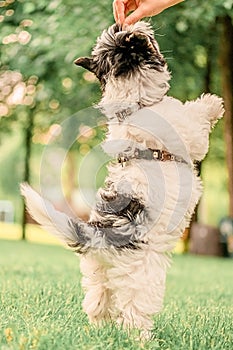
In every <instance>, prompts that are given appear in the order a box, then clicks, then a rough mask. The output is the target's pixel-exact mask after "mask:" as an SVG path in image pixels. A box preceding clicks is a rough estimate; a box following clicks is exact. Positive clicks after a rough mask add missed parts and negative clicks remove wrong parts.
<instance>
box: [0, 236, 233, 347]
mask: <svg viewBox="0 0 233 350" xmlns="http://www.w3.org/2000/svg"><path fill="white" fill-rule="evenodd" d="M80 277H81V276H80V273H79V266H78V259H77V257H75V256H74V255H73V254H72V253H71V252H69V251H67V250H65V249H64V248H63V247H60V246H52V245H50V246H49V245H39V244H33V243H27V242H17V241H4V240H0V295H1V303H0V350H16V349H17V350H24V349H39V350H42V349H43V350H88V349H93V350H102V349H103V350H121V349H122V350H123V349H132V350H133V349H134V350H137V349H164V350H165V349H167V350H168V349H170V350H189V349H197V350H201V349H206V350H209V349H216V350H217V349H218V350H227V349H229V350H232V349H233V282H232V281H233V261H232V260H227V259H226V260H224V259H218V258H216V259H215V258H206V257H202V258H201V257H193V256H175V257H174V262H173V265H172V268H171V269H170V271H169V274H168V279H167V292H166V298H165V307H164V310H163V311H162V312H161V314H159V315H157V316H156V317H155V322H154V339H153V340H152V341H150V342H145V343H143V342H141V341H139V340H137V339H136V337H134V336H133V335H132V336H130V337H128V336H127V334H126V333H125V332H124V331H121V330H118V329H117V328H116V327H114V326H113V325H108V326H105V327H104V328H102V329H96V328H95V327H93V326H90V325H89V324H88V320H87V317H86V315H85V314H84V313H83V311H82V307H81V303H82V298H83V294H82V291H81V288H80Z"/></svg>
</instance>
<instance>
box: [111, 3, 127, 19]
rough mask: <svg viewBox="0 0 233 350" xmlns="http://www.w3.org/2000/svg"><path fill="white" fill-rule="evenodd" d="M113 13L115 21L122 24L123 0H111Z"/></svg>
mask: <svg viewBox="0 0 233 350" xmlns="http://www.w3.org/2000/svg"><path fill="white" fill-rule="evenodd" d="M112 5H113V15H114V19H115V21H116V23H119V24H122V23H124V20H125V4H124V1H123V0H114V1H113V4H112Z"/></svg>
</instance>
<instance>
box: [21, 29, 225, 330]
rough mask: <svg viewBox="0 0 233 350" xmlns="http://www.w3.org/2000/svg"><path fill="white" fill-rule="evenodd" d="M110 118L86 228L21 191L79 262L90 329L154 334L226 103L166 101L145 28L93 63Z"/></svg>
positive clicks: (161, 68)
mask: <svg viewBox="0 0 233 350" xmlns="http://www.w3.org/2000/svg"><path fill="white" fill-rule="evenodd" d="M75 63H76V64H77V65H79V66H82V67H84V68H86V69H88V70H89V71H91V72H93V73H94V74H95V75H96V76H97V78H98V79H99V81H100V83H101V87H102V91H103V96H102V100H101V102H100V104H99V107H100V108H101V110H102V111H103V113H104V114H105V115H106V116H107V118H108V122H109V123H108V134H107V140H106V143H105V145H104V150H105V152H107V153H109V154H111V155H114V156H115V157H116V158H117V159H118V161H117V162H112V163H111V164H110V165H109V167H108V170H109V175H108V178H107V179H106V182H105V186H104V188H102V189H100V190H99V191H98V194H97V201H96V206H95V208H94V209H93V210H92V212H91V216H90V219H89V221H88V222H87V223H85V222H83V221H81V220H80V219H78V218H76V219H74V218H70V217H68V216H67V215H65V214H63V213H61V212H59V211H56V210H55V209H54V208H53V206H52V205H51V204H50V203H49V202H48V201H46V200H45V199H43V198H42V197H41V196H40V195H39V194H38V193H37V192H35V191H34V190H33V189H32V188H31V187H29V186H28V185H27V184H22V185H21V192H22V194H23V196H24V197H25V199H26V203H27V208H28V210H29V212H30V214H31V215H32V217H33V218H34V219H35V220H36V221H37V222H38V223H39V224H40V225H41V226H42V227H44V228H45V229H46V230H48V231H50V232H51V233H52V234H54V235H55V236H57V237H58V238H60V239H61V240H62V241H64V242H65V243H66V244H67V245H68V246H69V247H71V248H72V249H73V250H74V251H75V252H76V253H78V254H80V256H81V270H82V273H83V280H82V284H83V288H84V290H85V292H86V294H85V299H84V302H83V307H84V310H85V311H86V313H87V315H88V317H89V320H90V322H93V323H96V324H100V323H101V322H103V321H108V320H115V321H116V322H117V323H119V324H122V325H123V327H125V328H126V329H132V328H137V329H140V330H142V331H145V332H147V331H150V330H151V329H152V327H153V319H152V316H153V315H154V314H156V313H158V312H159V311H160V310H161V308H162V305H163V298H164V291H165V280H166V270H167V267H168V266H169V263H170V252H171V251H172V249H173V248H174V246H175V244H176V242H177V240H178V239H179V238H180V236H181V235H182V233H183V231H184V229H185V228H186V227H187V226H188V225H189V223H190V219H191V217H192V214H193V212H194V209H195V206H196V204H197V203H198V201H199V199H200V196H201V192H202V186H201V181H200V179H199V178H198V176H197V173H196V171H195V166H194V163H195V161H201V160H202V159H203V158H204V157H205V155H206V153H207V151H208V145H209V133H210V131H211V128H212V127H213V126H214V125H215V123H216V122H217V120H218V119H219V118H221V117H222V115H223V112H224V110H223V103H222V99H221V98H218V97H217V96H215V95H210V94H207V95H202V96H201V97H200V98H199V99H197V100H196V101H191V102H186V103H184V104H183V103H182V102H180V101H179V100H177V99H174V98H172V97H168V96H167V95H166V94H167V91H168V90H169V83H168V82H169V79H170V74H169V71H168V68H167V65H166V62H165V60H164V58H163V56H162V54H161V53H160V50H159V46H158V43H157V41H156V40H155V38H154V34H153V31H152V29H151V27H150V25H149V24H147V23H145V22H138V23H136V24H134V25H131V26H128V27H126V28H125V29H124V30H123V29H121V28H120V27H119V25H117V24H114V25H113V26H111V27H110V28H109V29H108V30H105V31H104V32H103V33H102V35H101V36H100V38H98V40H97V44H96V46H95V47H94V49H93V51H92V54H91V56H90V57H82V58H79V59H77V60H76V61H75Z"/></svg>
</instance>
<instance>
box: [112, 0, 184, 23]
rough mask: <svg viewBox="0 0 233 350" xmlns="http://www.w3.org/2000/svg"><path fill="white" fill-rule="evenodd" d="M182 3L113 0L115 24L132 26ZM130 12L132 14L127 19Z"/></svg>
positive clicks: (150, 0)
mask: <svg viewBox="0 0 233 350" xmlns="http://www.w3.org/2000/svg"><path fill="white" fill-rule="evenodd" d="M182 1H184V0H114V1H113V14H114V18H115V21H116V22H117V23H119V24H121V25H125V24H133V23H135V22H137V21H139V20H140V19H142V18H144V17H148V16H154V15H157V14H158V13H160V12H162V11H163V10H165V9H166V8H168V7H171V6H173V5H176V4H178V3H179V2H182ZM130 11H133V12H132V13H131V14H130V15H129V16H128V17H127V15H128V13H129V12H130Z"/></svg>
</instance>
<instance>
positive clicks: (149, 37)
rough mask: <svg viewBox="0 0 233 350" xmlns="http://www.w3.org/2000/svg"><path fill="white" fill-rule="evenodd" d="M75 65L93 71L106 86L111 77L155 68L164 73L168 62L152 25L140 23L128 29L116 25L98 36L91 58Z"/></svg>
mask: <svg viewBox="0 0 233 350" xmlns="http://www.w3.org/2000/svg"><path fill="white" fill-rule="evenodd" d="M75 64H77V65H78V66H82V67H84V68H86V69H88V70H89V71H91V72H93V73H94V74H95V75H96V76H97V78H98V79H99V81H100V83H101V86H102V88H104V87H105V84H106V83H107V81H108V79H109V77H110V76H111V77H112V76H113V77H115V78H117V77H120V76H124V77H126V78H129V77H130V75H132V74H134V73H135V72H136V71H139V70H144V69H148V68H149V69H154V70H156V71H158V72H163V71H164V69H166V68H165V67H166V62H165V60H164V58H163V56H162V54H161V53H160V51H159V46H158V43H157V41H156V40H155V39H154V33H153V30H152V29H151V26H150V25H149V24H148V23H145V22H138V23H136V24H134V25H130V26H127V27H126V28H125V29H124V30H123V29H121V27H120V26H119V25H118V24H114V25H112V26H111V27H109V28H108V29H107V30H105V31H104V32H103V33H102V35H101V36H100V38H98V39H97V43H96V46H95V47H94V49H93V51H92V54H91V56H90V57H80V58H78V59H77V60H76V61H75Z"/></svg>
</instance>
